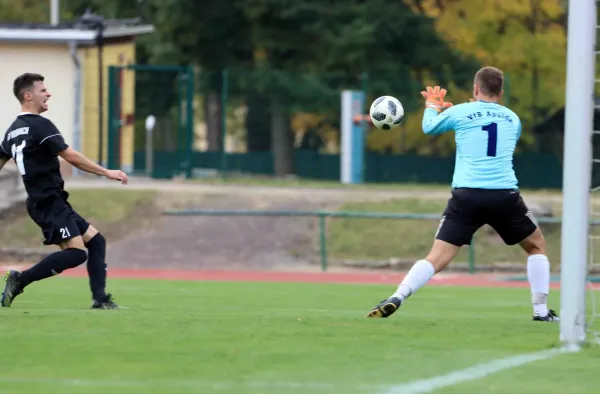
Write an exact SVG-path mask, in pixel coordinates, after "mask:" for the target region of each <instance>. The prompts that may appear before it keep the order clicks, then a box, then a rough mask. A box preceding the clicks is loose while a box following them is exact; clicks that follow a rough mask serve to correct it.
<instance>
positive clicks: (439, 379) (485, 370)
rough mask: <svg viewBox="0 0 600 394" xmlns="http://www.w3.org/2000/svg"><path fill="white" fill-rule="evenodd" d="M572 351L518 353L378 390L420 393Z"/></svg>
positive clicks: (395, 393)
mask: <svg viewBox="0 0 600 394" xmlns="http://www.w3.org/2000/svg"><path fill="white" fill-rule="evenodd" d="M564 352H572V350H563V349H551V350H543V351H540V352H536V353H527V354H520V355H518V356H514V357H507V358H501V359H497V360H494V361H490V362H487V363H481V364H477V365H475V366H472V367H469V368H465V369H461V370H459V371H454V372H450V373H448V374H445V375H439V376H435V377H433V378H430V379H423V380H416V381H414V382H409V383H404V384H398V385H395V386H392V387H391V388H389V389H386V390H382V391H379V393H381V394H421V393H431V392H432V391H435V390H438V389H441V388H445V387H449V386H454V385H456V384H459V383H465V382H469V381H472V380H477V379H481V378H484V377H486V376H489V375H493V374H495V373H498V372H500V371H504V370H506V369H510V368H515V367H520V366H521V365H525V364H529V363H531V362H534V361H540V360H548V359H550V358H552V357H554V356H556V355H558V354H560V353H564Z"/></svg>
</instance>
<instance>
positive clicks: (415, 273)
mask: <svg viewBox="0 0 600 394" xmlns="http://www.w3.org/2000/svg"><path fill="white" fill-rule="evenodd" d="M433 274H435V268H433V265H431V263H430V262H429V261H427V260H419V261H417V262H416V263H415V264H414V265H413V266H412V267H411V269H410V270H409V271H408V273H407V274H406V276H405V277H404V279H403V280H402V283H400V285H399V286H398V289H397V290H396V292H395V293H394V294H393V295H392V297H397V298H399V299H400V300H401V301H404V300H405V299H407V298H408V297H410V295H411V294H413V293H415V292H416V291H417V290H419V289H420V288H421V287H423V286H424V285H425V283H427V282H428V281H429V279H431V277H432V276H433Z"/></svg>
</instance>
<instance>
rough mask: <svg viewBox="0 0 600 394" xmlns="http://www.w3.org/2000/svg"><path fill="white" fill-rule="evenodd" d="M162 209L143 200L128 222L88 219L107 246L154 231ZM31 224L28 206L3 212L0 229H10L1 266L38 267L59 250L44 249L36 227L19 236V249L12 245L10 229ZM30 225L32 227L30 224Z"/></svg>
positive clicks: (0, 255)
mask: <svg viewBox="0 0 600 394" xmlns="http://www.w3.org/2000/svg"><path fill="white" fill-rule="evenodd" d="M160 212H161V211H160V210H159V208H158V207H157V206H156V204H155V201H153V200H150V199H148V200H141V201H139V202H138V203H137V204H136V205H135V206H134V207H133V209H132V211H131V213H130V215H128V217H127V219H126V220H119V221H116V222H112V223H104V222H103V221H102V218H101V217H93V216H91V217H86V220H88V221H89V222H90V223H91V224H92V225H94V226H95V227H96V228H98V229H99V230H100V232H101V233H102V234H103V235H104V237H106V239H107V241H108V242H116V241H119V240H122V239H127V238H129V237H135V236H136V233H137V232H138V231H141V230H143V229H144V228H148V227H152V226H153V225H154V224H155V223H156V222H157V221H158V220H160V218H161V214H160ZM26 221H31V218H29V215H28V213H27V208H26V206H25V203H20V204H17V205H15V206H13V207H11V208H10V209H8V210H6V211H4V212H3V213H2V216H0V226H3V227H5V228H8V230H9V231H8V233H7V234H5V235H4V236H3V237H2V238H3V239H2V242H1V243H0V263H3V264H14V263H25V264H32V263H36V262H38V261H39V260H41V259H42V258H44V257H45V256H47V255H48V254H50V253H53V252H55V251H56V250H57V248H56V247H54V246H45V245H43V237H42V233H41V230H40V229H39V228H38V227H37V226H35V225H33V226H30V227H32V228H33V231H28V232H26V233H25V234H20V236H21V238H20V239H19V244H20V246H14V245H11V241H10V226H11V225H12V226H15V225H17V226H18V225H22V224H23V223H25V222H26ZM28 224H29V225H31V223H28Z"/></svg>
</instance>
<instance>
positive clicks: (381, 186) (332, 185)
mask: <svg viewBox="0 0 600 394" xmlns="http://www.w3.org/2000/svg"><path fill="white" fill-rule="evenodd" d="M194 181H195V182H199V183H206V184H214V185H249V186H270V187H298V188H319V189H347V190H392V191H393V190H406V191H413V190H419V191H442V192H449V190H450V179H449V180H448V183H447V184H435V183H363V184H356V185H346V184H342V183H341V182H340V181H332V180H331V181H328V180H314V179H293V178H292V179H286V178H275V177H266V176H265V177H261V176H255V177H251V176H237V175H233V176H229V177H227V178H221V177H215V178H196V179H194ZM521 191H522V192H523V193H524V194H538V195H556V196H559V195H560V194H561V190H554V189H522V190H521Z"/></svg>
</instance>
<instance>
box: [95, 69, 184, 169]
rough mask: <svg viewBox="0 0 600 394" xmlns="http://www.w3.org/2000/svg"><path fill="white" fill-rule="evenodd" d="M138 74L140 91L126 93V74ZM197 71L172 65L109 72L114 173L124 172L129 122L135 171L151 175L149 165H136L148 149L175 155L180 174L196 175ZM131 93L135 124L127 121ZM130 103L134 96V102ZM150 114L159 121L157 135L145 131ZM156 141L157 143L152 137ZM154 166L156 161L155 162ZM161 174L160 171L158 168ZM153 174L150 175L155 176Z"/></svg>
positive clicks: (174, 163) (109, 157) (111, 165)
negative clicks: (123, 134)
mask: <svg viewBox="0 0 600 394" xmlns="http://www.w3.org/2000/svg"><path fill="white" fill-rule="evenodd" d="M128 72H130V73H133V74H134V75H133V78H134V81H133V84H134V86H135V87H134V92H124V91H123V89H124V87H125V86H124V85H125V84H124V80H125V79H126V78H125V73H128ZM195 80H196V76H195V75H194V70H193V68H192V67H183V66H171V65H139V64H134V65H128V66H110V67H109V68H108V120H109V121H108V152H107V161H108V167H109V168H120V167H121V151H120V147H121V128H122V126H123V124H124V123H125V122H133V124H134V128H135V131H134V143H133V144H134V159H133V166H134V170H135V171H136V172H138V173H146V172H148V171H150V169H147V168H146V163H147V162H146V160H144V161H143V162H142V163H140V162H136V160H135V152H140V151H142V152H143V153H144V155H146V153H147V147H152V151H153V153H154V152H156V151H161V152H168V153H172V154H173V160H172V161H171V162H170V163H169V172H170V173H171V176H173V175H174V173H178V174H179V173H185V174H186V176H187V177H189V176H190V173H191V156H192V155H191V154H192V148H193V143H194V136H193V130H194V93H195ZM125 94H128V95H130V94H133V100H134V103H135V104H134V108H133V113H132V115H133V119H125V118H124V115H125V114H124V111H123V105H124V103H125V100H127V98H124V95H125ZM128 98H129V97H128ZM149 115H153V116H155V118H156V120H157V121H156V127H155V129H154V130H153V132H152V133H151V134H148V133H147V132H146V129H145V120H146V117H148V116H149ZM148 136H151V137H150V138H152V141H151V142H152V143H151V144H148V143H147V142H148V141H147V138H148ZM152 163H153V162H152ZM154 170H155V169H152V170H151V171H150V172H153V171H154ZM156 170H158V171H159V172H160V168H158V169H156ZM149 175H150V174H149Z"/></svg>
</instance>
